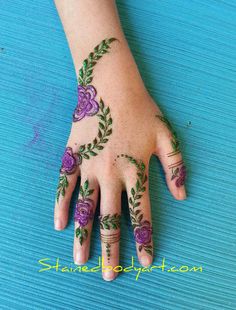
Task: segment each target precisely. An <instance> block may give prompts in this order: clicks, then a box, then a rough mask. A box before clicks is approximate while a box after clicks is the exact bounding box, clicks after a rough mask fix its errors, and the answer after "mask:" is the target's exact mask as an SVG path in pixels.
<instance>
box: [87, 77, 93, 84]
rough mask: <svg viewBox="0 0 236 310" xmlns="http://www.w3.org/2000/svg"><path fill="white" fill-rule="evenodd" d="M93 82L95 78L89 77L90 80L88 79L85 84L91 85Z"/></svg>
mask: <svg viewBox="0 0 236 310" xmlns="http://www.w3.org/2000/svg"><path fill="white" fill-rule="evenodd" d="M92 80H93V78H92V77H89V78H87V79H86V80H85V82H86V84H89V83H91V82H92Z"/></svg>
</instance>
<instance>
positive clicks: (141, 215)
mask: <svg viewBox="0 0 236 310" xmlns="http://www.w3.org/2000/svg"><path fill="white" fill-rule="evenodd" d="M142 219H143V214H140V216H139V217H138V221H139V222H141V221H142Z"/></svg>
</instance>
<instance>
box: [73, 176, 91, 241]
mask: <svg viewBox="0 0 236 310" xmlns="http://www.w3.org/2000/svg"><path fill="white" fill-rule="evenodd" d="M79 192H80V196H81V197H82V198H81V199H79V200H78V202H77V204H76V209H75V215H74V221H75V222H77V223H78V224H79V227H77V228H76V230H75V235H76V238H79V243H80V245H82V244H83V242H84V240H86V239H87V237H88V230H87V229H86V228H85V227H86V225H87V224H88V222H89V221H90V220H92V219H93V216H94V211H93V210H94V203H93V200H92V199H90V198H88V197H89V196H90V195H92V193H93V192H94V189H89V181H88V180H86V181H85V182H84V186H82V185H81V186H80V190H79Z"/></svg>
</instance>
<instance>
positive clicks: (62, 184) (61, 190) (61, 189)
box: [56, 174, 69, 202]
mask: <svg viewBox="0 0 236 310" xmlns="http://www.w3.org/2000/svg"><path fill="white" fill-rule="evenodd" d="M68 185H69V183H68V180H67V176H66V175H65V174H64V175H62V176H60V178H59V184H58V186H57V194H56V200H57V202H58V201H59V197H60V195H62V196H63V197H64V196H65V191H66V188H67V187H68Z"/></svg>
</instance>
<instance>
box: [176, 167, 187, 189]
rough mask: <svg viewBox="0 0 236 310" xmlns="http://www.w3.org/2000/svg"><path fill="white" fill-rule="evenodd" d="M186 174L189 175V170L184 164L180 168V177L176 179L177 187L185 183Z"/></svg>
mask: <svg viewBox="0 0 236 310" xmlns="http://www.w3.org/2000/svg"><path fill="white" fill-rule="evenodd" d="M186 175H187V171H186V167H185V166H182V167H181V168H180V171H179V177H178V179H177V180H176V181H175V185H176V186H177V187H181V186H183V185H184V183H185V179H186Z"/></svg>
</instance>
